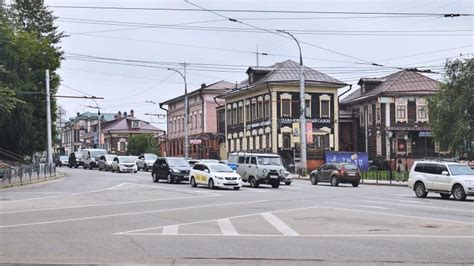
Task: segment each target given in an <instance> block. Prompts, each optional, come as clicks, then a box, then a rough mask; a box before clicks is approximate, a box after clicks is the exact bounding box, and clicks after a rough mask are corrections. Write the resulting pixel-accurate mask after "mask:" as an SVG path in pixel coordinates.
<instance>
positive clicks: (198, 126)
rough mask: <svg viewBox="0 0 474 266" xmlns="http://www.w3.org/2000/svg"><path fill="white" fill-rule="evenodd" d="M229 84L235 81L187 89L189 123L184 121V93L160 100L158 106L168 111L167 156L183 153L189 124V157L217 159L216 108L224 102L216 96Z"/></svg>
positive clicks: (229, 86) (229, 85)
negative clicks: (191, 89)
mask: <svg viewBox="0 0 474 266" xmlns="http://www.w3.org/2000/svg"><path fill="white" fill-rule="evenodd" d="M232 87H235V84H233V83H230V82H227V81H219V82H216V83H213V84H210V85H206V84H202V85H201V87H200V88H199V89H197V90H194V91H191V92H189V93H188V99H189V121H188V123H186V122H185V120H184V113H185V110H184V95H182V96H179V97H176V98H173V99H170V100H167V101H165V102H162V103H160V107H161V108H162V109H164V110H166V111H167V125H168V134H167V144H168V145H167V150H166V151H167V152H166V154H167V156H184V127H188V129H189V136H190V137H189V139H190V149H189V156H190V157H191V158H197V159H203V158H213V159H217V158H219V141H218V140H217V137H218V136H217V117H216V107H217V106H219V105H221V104H224V101H223V100H222V99H215V97H216V96H218V95H220V94H222V93H224V92H225V91H227V90H228V89H229V88H232Z"/></svg>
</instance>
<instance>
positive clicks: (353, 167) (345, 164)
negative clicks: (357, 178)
mask: <svg viewBox="0 0 474 266" xmlns="http://www.w3.org/2000/svg"><path fill="white" fill-rule="evenodd" d="M341 166H342V167H344V168H345V169H346V170H357V166H355V165H353V164H351V163H342V164H341Z"/></svg>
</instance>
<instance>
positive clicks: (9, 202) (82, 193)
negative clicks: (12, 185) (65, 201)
mask: <svg viewBox="0 0 474 266" xmlns="http://www.w3.org/2000/svg"><path fill="white" fill-rule="evenodd" d="M124 184H126V183H122V184H119V185H116V186H113V187H108V188H102V189H97V190H90V191H84V192H78V193H71V194H62V195H55V196H48V197H41V198H28V199H20V200H9V201H6V202H0V204H2V203H3V204H11V203H13V202H21V201H28V200H41V199H50V198H57V197H68V196H77V195H84V194H90V193H96V192H101V191H105V190H110V189H117V188H119V187H121V186H123V185H124Z"/></svg>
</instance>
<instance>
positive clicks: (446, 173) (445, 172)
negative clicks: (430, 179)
mask: <svg viewBox="0 0 474 266" xmlns="http://www.w3.org/2000/svg"><path fill="white" fill-rule="evenodd" d="M441 174H442V175H447V176H449V173H448V171H443V172H441Z"/></svg>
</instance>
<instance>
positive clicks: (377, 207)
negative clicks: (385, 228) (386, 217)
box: [360, 205, 388, 210]
mask: <svg viewBox="0 0 474 266" xmlns="http://www.w3.org/2000/svg"><path fill="white" fill-rule="evenodd" d="M360 207H364V208H373V209H381V210H388V208H384V207H379V206H373V205H360Z"/></svg>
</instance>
